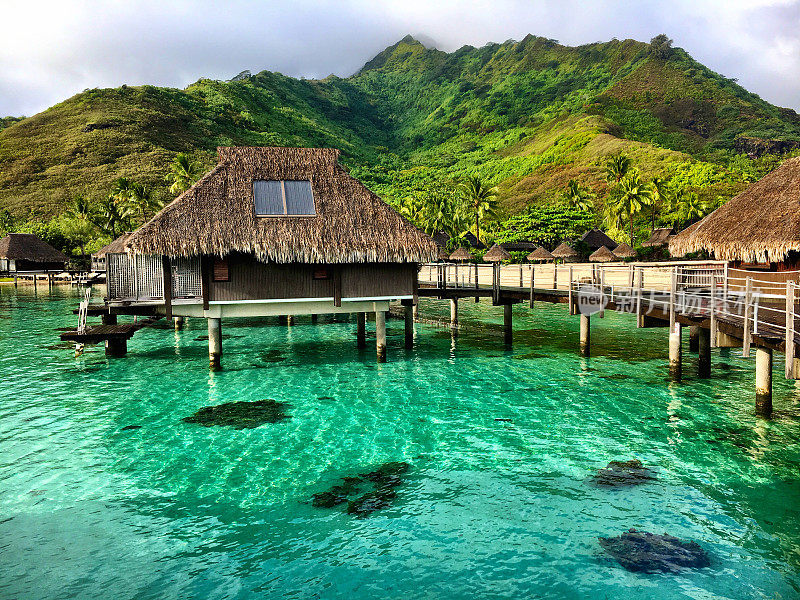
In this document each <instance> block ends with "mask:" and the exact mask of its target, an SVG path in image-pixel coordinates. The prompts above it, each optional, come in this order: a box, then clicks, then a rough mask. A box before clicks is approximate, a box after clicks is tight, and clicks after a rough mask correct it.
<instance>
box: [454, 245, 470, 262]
mask: <svg viewBox="0 0 800 600" xmlns="http://www.w3.org/2000/svg"><path fill="white" fill-rule="evenodd" d="M450 260H472V254H470V253H469V250H467V249H466V248H458V249H457V250H456V251H455V252H453V253H452V254H451V255H450Z"/></svg>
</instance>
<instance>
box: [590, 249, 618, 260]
mask: <svg viewBox="0 0 800 600" xmlns="http://www.w3.org/2000/svg"><path fill="white" fill-rule="evenodd" d="M589 260H590V261H592V262H611V261H612V260H617V256H616V255H615V254H614V253H613V252H612V251H611V250H609V249H608V248H606V247H605V246H600V248H599V249H597V250H595V251H594V252H592V253H591V254H590V255H589Z"/></svg>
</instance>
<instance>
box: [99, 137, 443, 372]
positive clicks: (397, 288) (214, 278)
mask: <svg viewBox="0 0 800 600" xmlns="http://www.w3.org/2000/svg"><path fill="white" fill-rule="evenodd" d="M338 157H339V152H338V151H337V150H332V149H317V148H250V147H235V148H219V149H218V164H217V165H216V167H214V168H213V169H212V170H211V171H210V172H208V173H207V174H206V175H204V176H203V177H202V178H201V179H200V180H199V181H198V182H197V183H195V184H194V185H193V186H192V187H191V188H189V189H188V190H187V191H186V192H184V193H183V194H181V195H180V196H179V197H178V198H177V199H175V200H174V201H173V202H172V203H170V204H169V205H167V206H166V207H164V208H163V209H162V210H161V211H160V212H159V213H158V214H156V215H155V216H154V217H153V218H152V219H151V220H150V221H148V222H147V223H145V224H144V225H143V226H142V227H140V228H139V229H138V230H136V231H134V232H133V233H132V234H131V235H130V236H129V237H128V238H127V239H126V241H125V242H124V252H116V253H112V252H109V253H107V254H106V256H107V276H108V299H107V301H108V306H109V309H110V311H111V312H112V313H114V314H155V315H165V316H167V317H172V316H182V317H203V318H206V319H207V320H208V331H209V356H210V361H211V364H212V366H218V365H219V362H220V356H221V354H222V343H221V319H223V318H227V317H253V316H270V315H316V314H320V313H357V314H358V336H359V344H360V345H362V344H363V339H364V321H365V317H366V313H367V312H373V313H375V323H376V337H377V351H378V358H379V360H385V356H386V321H385V319H386V312H387V310H388V309H389V302H390V301H393V300H400V301H402V302H403V303H404V304H405V305H406V308H407V311H406V312H407V313H408V315H407V322H408V321H409V320H410V318H411V306H412V304H413V303H414V302H415V299H416V291H417V288H416V286H417V271H418V265H419V263H422V262H427V261H431V260H435V259H436V257H437V255H438V248H437V246H436V243H435V242H434V241H433V240H432V239H431V238H430V237H429V236H428V235H426V234H424V233H422V232H421V231H419V230H418V229H416V228H415V227H413V226H412V225H411V224H410V223H408V221H406V220H405V219H403V218H402V217H401V216H400V215H399V214H398V213H397V212H395V211H394V210H393V209H392V208H391V207H389V206H388V205H387V204H386V203H385V202H383V201H382V200H381V199H380V198H379V197H378V196H377V195H375V194H374V193H372V192H371V191H370V190H369V189H367V188H366V187H365V186H364V185H362V184H361V183H360V182H359V181H357V180H356V179H354V178H353V177H351V176H350V175H349V174H348V172H347V171H346V170H345V168H344V167H342V166H341V165H340V164H339V162H338ZM165 291H166V293H165Z"/></svg>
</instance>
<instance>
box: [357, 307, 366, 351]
mask: <svg viewBox="0 0 800 600" xmlns="http://www.w3.org/2000/svg"><path fill="white" fill-rule="evenodd" d="M356 347H357V348H358V349H359V350H363V349H364V348H366V347H367V313H365V312H360V313H356Z"/></svg>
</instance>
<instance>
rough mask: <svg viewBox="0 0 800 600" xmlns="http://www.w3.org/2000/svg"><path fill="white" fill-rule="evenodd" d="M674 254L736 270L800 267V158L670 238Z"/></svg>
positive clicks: (787, 163)
mask: <svg viewBox="0 0 800 600" xmlns="http://www.w3.org/2000/svg"><path fill="white" fill-rule="evenodd" d="M669 249H670V252H671V253H672V254H673V255H674V256H684V255H685V254H688V253H689V252H700V251H705V252H708V253H709V254H712V255H713V256H714V258H716V259H718V260H726V261H731V262H733V263H734V264H735V265H736V266H747V265H748V264H749V265H753V266H754V265H755V264H760V265H761V266H762V267H767V266H768V268H770V269H772V270H778V271H780V270H785V269H796V268H798V265H799V264H800V158H790V159H788V160H786V161H784V163H783V164H782V165H781V166H780V167H778V168H777V169H775V170H774V171H772V172H771V173H769V174H768V175H766V176H765V177H763V178H762V179H760V180H758V181H757V182H755V183H753V184H751V185H750V186H748V187H747V189H745V190H744V191H743V192H741V193H740V194H738V195H737V196H734V197H733V198H731V200H729V201H728V202H727V203H725V204H723V205H722V206H720V207H719V208H718V209H717V210H715V211H714V212H712V213H711V214H710V215H708V216H706V217H705V218H704V219H702V220H701V221H698V222H697V223H695V224H694V225H692V226H691V227H688V228H687V229H684V230H683V231H682V232H680V233H679V234H678V235H676V236H674V237H672V238H670V240H669Z"/></svg>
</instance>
